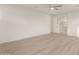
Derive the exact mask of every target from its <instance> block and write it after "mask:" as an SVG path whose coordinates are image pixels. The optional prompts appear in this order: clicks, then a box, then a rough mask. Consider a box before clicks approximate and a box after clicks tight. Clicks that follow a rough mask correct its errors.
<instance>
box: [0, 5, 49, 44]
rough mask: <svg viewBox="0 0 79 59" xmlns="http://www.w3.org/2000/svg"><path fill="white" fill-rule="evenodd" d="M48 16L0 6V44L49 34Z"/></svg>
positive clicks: (11, 6)
mask: <svg viewBox="0 0 79 59" xmlns="http://www.w3.org/2000/svg"><path fill="white" fill-rule="evenodd" d="M50 30H51V29H50V16H49V15H48V14H44V13H42V12H39V11H36V10H32V9H29V8H23V7H20V6H19V7H18V6H15V5H0V43H3V42H8V41H14V40H19V39H23V38H29V37H32V36H38V35H42V34H48V33H50Z"/></svg>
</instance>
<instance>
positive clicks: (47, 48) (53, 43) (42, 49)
mask: <svg viewBox="0 0 79 59" xmlns="http://www.w3.org/2000/svg"><path fill="white" fill-rule="evenodd" d="M0 54H8V55H14V54H15V55H16V54H17V55H19V54H20V55H24V54H25V55H54V54H79V39H78V38H76V37H70V36H66V35H62V34H53V33H52V34H47V35H42V36H37V37H33V38H29V39H23V40H17V41H14V42H8V43H3V44H0Z"/></svg>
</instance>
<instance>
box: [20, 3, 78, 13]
mask: <svg viewBox="0 0 79 59" xmlns="http://www.w3.org/2000/svg"><path fill="white" fill-rule="evenodd" d="M56 5H57V4H29V5H28V4H25V5H20V6H23V7H25V8H27V7H29V8H31V9H34V10H39V11H42V12H45V13H49V14H60V13H67V12H71V11H78V10H79V5H78V4H61V5H62V6H61V7H58V9H59V10H50V7H53V6H56ZM58 5H59V4H58Z"/></svg>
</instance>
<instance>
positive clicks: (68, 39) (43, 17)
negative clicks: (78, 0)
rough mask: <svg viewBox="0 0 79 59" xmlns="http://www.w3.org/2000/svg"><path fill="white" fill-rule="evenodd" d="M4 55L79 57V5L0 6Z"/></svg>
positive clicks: (0, 52) (1, 47) (1, 51)
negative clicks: (71, 55) (70, 55)
mask: <svg viewBox="0 0 79 59" xmlns="http://www.w3.org/2000/svg"><path fill="white" fill-rule="evenodd" d="M0 54H1V55H16V54H17V55H54V54H79V5H78V4H0Z"/></svg>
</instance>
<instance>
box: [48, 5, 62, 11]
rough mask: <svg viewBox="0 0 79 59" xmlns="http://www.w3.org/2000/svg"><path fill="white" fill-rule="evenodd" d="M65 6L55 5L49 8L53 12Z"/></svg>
mask: <svg viewBox="0 0 79 59" xmlns="http://www.w3.org/2000/svg"><path fill="white" fill-rule="evenodd" d="M62 6H63V5H61V4H53V5H50V6H49V8H50V9H51V10H59V7H62Z"/></svg>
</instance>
